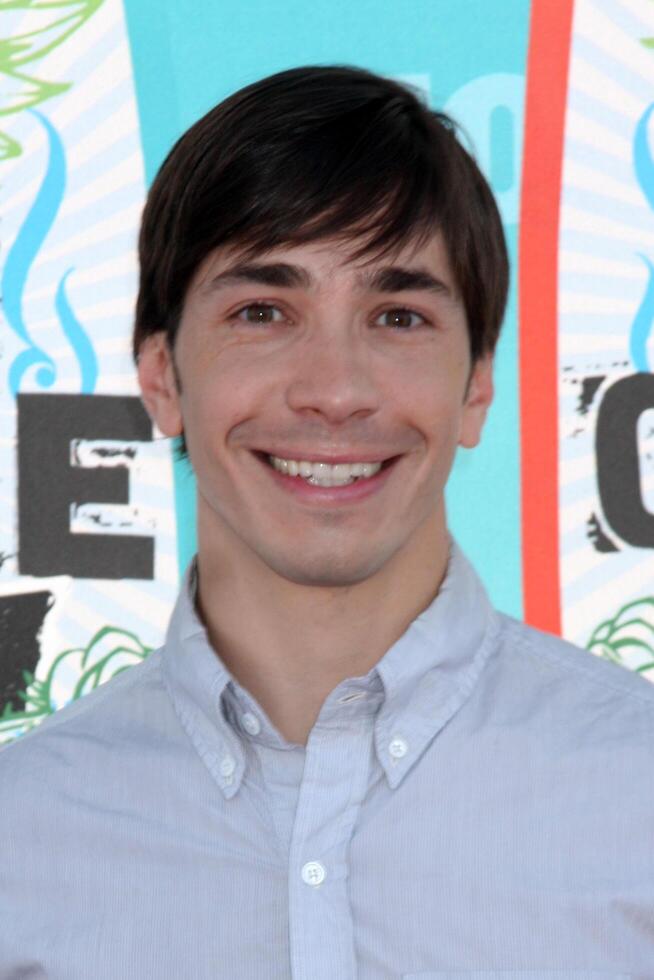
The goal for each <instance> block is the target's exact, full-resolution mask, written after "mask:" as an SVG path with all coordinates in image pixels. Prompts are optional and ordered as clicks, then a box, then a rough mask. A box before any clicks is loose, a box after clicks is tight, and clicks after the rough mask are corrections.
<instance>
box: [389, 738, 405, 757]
mask: <svg viewBox="0 0 654 980" xmlns="http://www.w3.org/2000/svg"><path fill="white" fill-rule="evenodd" d="M388 751H389V752H390V754H391V755H392V756H393V758H394V759H401V758H402V756H404V755H406V754H407V752H408V751H409V746H408V745H407V744H406V742H405V740H404V739H403V738H402V737H401V736H400V735H396V736H395V738H394V739H393V741H392V742H391V743H390V745H389V746H388Z"/></svg>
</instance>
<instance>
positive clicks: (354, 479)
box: [252, 450, 400, 488]
mask: <svg viewBox="0 0 654 980" xmlns="http://www.w3.org/2000/svg"><path fill="white" fill-rule="evenodd" d="M252 452H253V455H255V456H257V457H258V459H260V460H261V462H262V463H265V464H266V466H268V467H269V469H272V470H273V471H274V472H275V473H277V474H279V475H282V476H284V477H286V478H287V479H291V480H298V481H300V482H302V483H306V484H309V485H312V486H318V487H320V486H322V487H325V488H329V487H339V486H340V487H345V486H351V485H352V484H353V483H367V482H369V481H370V480H372V479H374V478H375V476H377V475H378V474H380V473H381V472H382V471H384V470H387V469H388V468H389V467H390V466H392V465H393V463H395V462H396V461H397V460H398V459H399V458H400V456H389V457H388V458H387V459H384V460H382V461H381V465H379V464H376V465H375V468H374V470H373V471H372V472H367V473H366V472H363V473H361V472H358V473H352V472H350V473H347V470H345V472H343V469H342V468H341V472H340V473H339V476H338V477H336V474H335V473H334V465H338V464H333V465H332V464H326V465H325V464H323V463H315V464H311V465H312V468H313V467H315V468H313V472H311V470H309V469H305V470H304V472H302V473H300V472H299V471H298V465H299V463H298V464H297V465H296V466H294V467H293V470H294V471H293V472H289V471H288V470H287V469H286V468H285V467H280V466H278V465H275V464H274V463H273V461H272V458H271V455H270V454H269V453H267V452H265V451H263V450H252ZM348 469H349V467H348ZM358 469H359V470H360V469H361V467H360V466H359V467H358Z"/></svg>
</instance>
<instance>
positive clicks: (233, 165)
mask: <svg viewBox="0 0 654 980" xmlns="http://www.w3.org/2000/svg"><path fill="white" fill-rule="evenodd" d="M437 230H439V231H440V232H441V233H442V235H443V238H444V240H445V244H446V247H447V250H448V256H449V259H450V264H451V268H452V273H453V276H454V279H455V282H456V284H457V287H458V289H459V291H460V293H461V295H462V298H463V301H464V305H465V308H466V313H467V318H468V326H469V332H470V347H471V353H472V357H473V359H476V358H477V357H479V356H481V355H482V354H484V353H486V352H489V351H492V350H493V348H494V346H495V343H496V340H497V335H498V332H499V328H500V325H501V320H502V316H503V313H504V305H505V301H506V292H507V285H508V260H507V254H506V246H505V242H504V235H503V232H502V226H501V221H500V217H499V214H498V211H497V207H496V205H495V202H494V200H493V196H492V194H491V191H490V189H489V187H488V185H487V183H486V181H485V179H484V178H483V176H482V174H481V172H480V171H479V168H478V167H477V165H476V163H475V161H474V160H473V158H472V157H471V156H470V155H469V154H468V153H467V151H466V150H465V149H464V147H463V146H462V145H461V143H460V142H459V141H458V139H457V136H456V127H455V124H454V122H453V121H452V120H451V119H449V117H447V116H446V115H445V114H443V113H439V112H433V111H431V110H429V109H428V108H427V107H426V106H425V105H424V104H423V103H422V102H421V100H420V98H419V97H418V96H417V95H416V94H414V93H413V92H412V91H410V89H408V88H407V87H405V86H403V85H400V84H398V83H396V82H394V81H391V80H389V79H385V78H381V77H379V76H376V75H373V74H371V73H369V72H366V71H363V70H361V69H356V68H349V67H337V66H331V67H316V68H312V67H309V68H297V69H292V70H290V71H286V72H281V73H279V74H277V75H273V76H271V77H269V78H265V79H263V80H262V81H260V82H257V83H255V84H253V85H250V86H248V87H247V88H244V89H242V90H240V91H239V92H237V93H235V94H234V95H232V96H231V97H230V98H228V99H226V100H225V101H224V102H222V103H220V104H219V105H218V106H216V107H215V108H214V109H212V110H211V111H210V112H209V113H207V115H205V116H204V117H203V118H202V119H200V120H199V121H198V122H197V123H195V125H194V126H192V127H191V128H190V129H189V130H188V131H187V132H186V133H185V134H184V135H183V136H182V137H181V139H180V140H179V141H178V142H177V143H176V144H175V146H174V147H173V149H172V150H171V152H170V154H169V155H168V157H167V158H166V160H165V162H164V164H163V165H162V167H161V169H160V171H159V173H158V174H157V177H156V179H155V181H154V183H153V185H152V188H151V190H150V193H149V195H148V199H147V202H146V207H145V210H144V213H143V222H142V226H141V234H140V239H139V254H140V262H141V282H140V290H139V297H138V302H137V311H136V324H135V330H134V352H135V355H137V354H138V350H139V348H140V345H141V343H142V342H143V339H144V338H145V337H146V336H147V335H148V334H150V333H153V332H155V331H158V330H165V331H166V333H167V335H168V338H169V340H170V343H171V345H172V344H173V343H174V339H175V334H176V331H177V327H178V325H179V320H180V316H181V311H182V307H183V302H184V297H185V294H186V291H187V289H188V286H189V283H190V281H191V278H192V276H193V274H194V273H195V271H196V270H197V268H198V266H199V265H200V264H201V263H202V261H203V260H204V259H205V258H206V257H207V256H208V255H209V254H210V253H211V252H213V251H214V250H215V249H217V248H220V247H222V246H236V247H238V249H239V250H242V251H243V252H244V253H245V254H246V255H255V254H260V253H263V252H266V251H268V250H269V249H271V248H274V247H275V246H278V245H292V244H301V243H306V242H309V241H313V240H318V239H322V238H335V239H343V240H345V241H348V240H351V241H352V243H353V251H352V257H353V258H357V259H358V258H363V257H365V256H366V255H370V256H371V257H373V256H375V257H376V256H379V255H383V254H386V253H387V252H390V251H392V250H393V249H395V248H399V247H401V246H402V245H404V244H407V243H409V242H413V241H416V242H419V241H420V240H422V239H427V238H428V237H430V236H431V235H432V234H434V233H435V232H436V231H437Z"/></svg>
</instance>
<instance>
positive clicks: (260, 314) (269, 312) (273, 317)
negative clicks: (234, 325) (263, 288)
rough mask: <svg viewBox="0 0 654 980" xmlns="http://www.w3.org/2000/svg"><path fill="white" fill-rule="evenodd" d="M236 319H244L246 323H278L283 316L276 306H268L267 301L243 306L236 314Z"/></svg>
mask: <svg viewBox="0 0 654 980" xmlns="http://www.w3.org/2000/svg"><path fill="white" fill-rule="evenodd" d="M236 318H237V319H238V320H244V321H245V322H246V323H255V324H256V323H262V324H266V323H278V322H279V321H280V320H283V319H284V316H283V314H282V312H281V310H279V309H278V308H277V307H276V306H270V305H269V304H268V303H251V304H250V305H249V306H244V307H243V308H242V309H240V310H239V311H238V313H237V314H236Z"/></svg>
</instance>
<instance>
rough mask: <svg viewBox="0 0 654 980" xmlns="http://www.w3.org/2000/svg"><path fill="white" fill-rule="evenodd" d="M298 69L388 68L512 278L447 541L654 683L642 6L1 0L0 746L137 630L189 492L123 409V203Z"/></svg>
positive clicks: (127, 288) (543, 619)
mask: <svg viewBox="0 0 654 980" xmlns="http://www.w3.org/2000/svg"><path fill="white" fill-rule="evenodd" d="M232 8H234V9H232ZM236 8H238V9H236ZM309 63H312V64H315V63H322V64H326V63H349V64H358V65H361V66H363V67H368V68H371V69H372V70H374V71H378V72H381V73H382V74H386V75H389V76H392V77H394V78H397V79H399V80H404V81H406V82H409V83H411V84H412V85H414V86H416V87H418V88H419V89H420V90H421V91H422V92H423V94H424V97H425V98H426V99H428V100H429V102H430V104H432V105H433V106H434V107H437V108H445V109H446V111H448V112H450V113H451V114H452V115H453V116H454V117H455V119H457V120H458V121H459V122H460V123H461V125H462V127H463V133H464V139H465V140H466V141H467V142H468V145H469V146H470V147H471V148H472V149H473V152H474V153H475V155H476V157H477V159H478V160H479V162H480V164H481V166H482V168H483V169H484V172H485V173H486V175H487V177H488V179H489V180H490V182H491V184H492V186H493V189H494V191H495V194H496V196H497V199H498V202H499V205H500V209H501V212H502V217H503V220H504V224H505V228H506V233H507V239H508V242H509V248H510V252H511V258H512V267H513V282H512V287H511V299H510V303H509V309H508V313H507V318H506V323H505V327H504V333H503V337H502V340H501V342H500V347H499V350H498V356H497V387H498V396H497V399H496V403H495V405H494V406H493V410H492V412H491V415H490V418H489V423H488V427H487V432H486V434H485V438H484V441H483V444H482V446H480V447H479V448H478V449H476V450H474V451H473V452H472V453H465V452H464V453H462V454H461V455H460V456H459V457H458V458H457V462H456V465H455V471H454V474H453V477H452V481H451V484H450V487H449V489H448V509H449V514H450V522H451V525H452V528H453V531H454V533H455V535H456V537H457V538H458V539H459V541H460V542H461V544H462V545H463V547H464V549H465V550H466V551H467V552H468V554H469V555H470V557H471V558H472V560H473V562H474V563H475V565H476V566H477V567H478V569H479V570H480V572H481V574H482V577H483V578H484V580H485V582H486V585H487V587H488V589H489V592H490V594H491V597H492V598H493V599H494V601H495V602H496V604H497V605H498V606H499V607H500V608H502V609H504V610H505V611H506V612H509V613H511V614H513V615H516V616H521V617H522V616H524V617H525V618H526V619H527V620H528V621H529V622H531V623H533V624H534V625H536V626H539V627H542V628H545V629H548V630H550V631H553V632H558V633H560V634H561V635H563V636H565V637H566V638H567V639H570V640H572V641H574V642H575V643H577V644H579V645H581V646H585V647H587V648H588V649H589V651H590V653H589V655H591V654H594V655H597V656H601V657H607V658H610V659H612V660H614V661H616V662H618V663H620V664H622V665H623V666H624V667H625V669H630V670H634V671H638V672H641V673H642V675H643V676H644V677H646V678H648V679H651V680H654V588H653V587H652V585H651V578H652V576H651V571H652V570H654V555H653V552H652V549H653V548H654V376H653V375H652V373H651V366H652V365H654V348H653V346H652V341H651V337H650V334H651V327H652V322H653V320H654V121H653V120H652V117H653V116H654V4H652V3H651V2H650V0H574V2H573V0H557V2H556V3H552V2H550V0H532V2H531V3H529V0H503V2H502V3H497V4H488V3H486V2H485V0H459V2H457V4H452V3H451V2H450V0H416V2H414V3H412V4H410V5H403V4H397V3H391V2H390V0H361V2H360V3H358V4H355V5H351V4H346V3H344V2H334V0H317V2H316V3H314V4H313V5H312V8H311V10H307V8H306V6H304V5H303V4H301V3H300V2H299V0H286V2H284V3H280V4H274V3H269V2H267V0H266V2H265V3H264V2H263V0H260V2H257V0H248V2H245V3H243V4H239V5H230V4H226V3H225V4H216V3H209V2H208V0H194V2H193V3H191V0H156V2H155V0H58V2H57V3H44V2H42V0H11V2H6V3H0V75H1V78H2V85H1V87H0V195H1V196H0V201H1V203H0V209H1V210H0V217H1V223H0V276H1V291H2V309H1V315H0V418H1V420H2V422H1V429H0V503H1V510H0V742H7V741H9V740H11V739H14V738H17V737H19V736H20V735H21V734H23V733H24V732H26V731H28V730H29V729H30V728H32V727H33V726H35V725H38V724H39V722H40V721H42V720H43V718H45V717H46V716H47V715H48V714H51V713H52V712H54V711H56V710H57V709H58V708H60V707H62V706H63V705H64V704H66V703H67V702H69V701H71V700H73V699H75V698H79V697H82V696H83V695H84V694H85V693H86V692H88V691H90V690H93V689H94V688H95V687H97V686H98V685H99V684H102V683H104V682H105V681H106V680H107V679H109V678H110V677H112V676H114V675H115V674H117V673H118V672H120V671H122V670H126V669H129V668H130V666H132V665H133V664H135V663H138V662H139V661H141V660H142V659H143V658H144V657H147V656H148V654H149V653H150V651H151V650H153V649H154V648H156V647H157V646H158V645H159V644H160V643H161V641H162V638H163V635H164V631H165V628H166V624H167V619H168V616H169V613H170V610H171V607H172V604H173V601H174V598H175V594H176V591H177V588H178V584H179V579H180V574H181V572H182V571H183V568H184V566H185V564H186V562H187V561H188V560H189V558H190V556H191V555H192V553H193V549H194V534H195V531H194V515H193V504H194V500H193V480H192V474H190V473H189V471H188V470H187V468H186V464H183V463H180V462H178V461H177V460H176V459H175V458H174V454H173V452H172V447H171V445H170V444H169V442H168V441H167V440H164V439H162V438H160V436H159V434H158V433H157V432H156V431H154V430H153V427H152V425H151V423H150V421H149V419H148V417H147V415H146V414H145V412H144V410H143V408H142V406H141V403H140V401H139V398H138V388H137V385H136V378H135V373H134V368H133V364H132V360H131V353H130V333H131V326H132V316H133V309H134V301H135V295H136V286H137V263H136V237H137V233H138V224H139V217H140V212H141V209H142V206H143V201H144V197H145V193H146V190H147V186H148V184H149V183H150V181H151V180H152V177H153V175H154V173H155V172H156V169H157V167H158V165H159V164H160V163H161V161H162V159H163V157H164V155H165V153H166V152H167V150H168V149H169V147H170V146H171V145H172V143H173V142H174V140H175V139H176V138H177V137H178V136H179V135H180V133H181V132H183V130H184V129H185V128H187V126H188V125H190V124H191V123H192V122H193V121H194V120H195V119H196V118H198V117H199V116H200V115H202V114H203V113H204V112H205V111H206V110H207V109H208V108H209V107H210V106H211V105H213V104H215V103H216V102H217V101H219V100H220V99H222V98H224V97H225V96H226V95H228V94H229V93H230V92H231V91H233V90H235V89H236V88H239V87H241V86H242V85H244V84H247V83H248V82H251V81H253V80H254V79H256V78H258V77H261V76H263V75H266V74H269V73H271V72H273V71H278V70H281V69H283V68H287V67H291V66H294V65H299V64H309ZM648 571H649V572H650V574H649V575H648Z"/></svg>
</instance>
